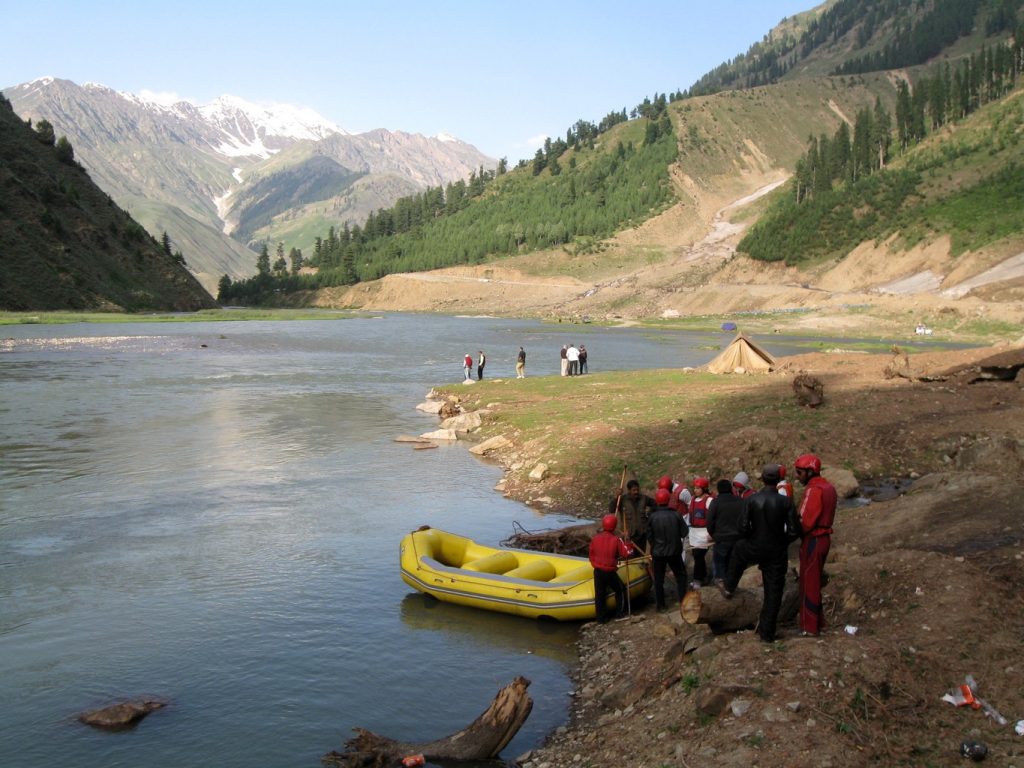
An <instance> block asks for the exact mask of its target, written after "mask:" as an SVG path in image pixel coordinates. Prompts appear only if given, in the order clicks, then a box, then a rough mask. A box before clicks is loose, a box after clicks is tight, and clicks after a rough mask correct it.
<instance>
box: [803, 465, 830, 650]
mask: <svg viewBox="0 0 1024 768" xmlns="http://www.w3.org/2000/svg"><path fill="white" fill-rule="evenodd" d="M793 467H794V469H795V470H796V477H797V480H799V481H800V482H801V483H802V484H803V485H805V486H806V490H805V491H804V498H803V501H802V502H801V503H800V528H801V530H802V534H801V535H802V536H803V541H802V542H801V543H800V629H801V630H802V632H803V634H805V635H818V634H821V630H822V628H823V627H824V626H825V615H824V613H823V611H822V609H821V574H822V572H823V571H824V569H825V559H826V558H827V557H828V550H829V547H831V545H832V522H833V521H834V520H835V517H836V502H837V500H838V497H837V495H836V489H835V488H834V487H833V486H832V483H830V482H829V481H828V480H826V479H825V478H823V477H822V476H821V459H819V458H818V457H817V456H815V455H814V454H813V453H805V454H804V455H803V456H800V457H799V458H798V459H797V460H796V462H795V463H794V464H793Z"/></svg>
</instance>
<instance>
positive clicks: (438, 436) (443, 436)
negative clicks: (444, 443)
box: [420, 429, 459, 440]
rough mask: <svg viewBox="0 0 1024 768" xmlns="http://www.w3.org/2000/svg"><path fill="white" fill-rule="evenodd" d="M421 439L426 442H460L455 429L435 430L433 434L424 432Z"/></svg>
mask: <svg viewBox="0 0 1024 768" xmlns="http://www.w3.org/2000/svg"><path fill="white" fill-rule="evenodd" d="M420 437H422V438H424V439H425V440H458V439H459V436H458V435H457V434H455V430H454V429H435V430H434V431H433V432H424V433H423V434H422V435H420Z"/></svg>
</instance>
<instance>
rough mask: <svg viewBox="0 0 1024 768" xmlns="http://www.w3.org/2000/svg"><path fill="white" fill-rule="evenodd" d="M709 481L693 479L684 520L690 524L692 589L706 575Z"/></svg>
mask: <svg viewBox="0 0 1024 768" xmlns="http://www.w3.org/2000/svg"><path fill="white" fill-rule="evenodd" d="M709 487H710V483H709V482H708V479H707V478H706V477H696V478H694V480H693V498H692V499H690V508H689V510H688V511H687V519H686V522H687V523H688V524H689V526H690V536H689V538H690V554H691V555H693V584H691V586H692V587H693V589H700V588H701V587H702V586H703V585H704V582H705V581H706V580H707V577H708V564H707V556H708V547H709V546H710V545H711V536H710V535H709V534H708V502H710V501H711V496H710V494H709V493H708V488H709Z"/></svg>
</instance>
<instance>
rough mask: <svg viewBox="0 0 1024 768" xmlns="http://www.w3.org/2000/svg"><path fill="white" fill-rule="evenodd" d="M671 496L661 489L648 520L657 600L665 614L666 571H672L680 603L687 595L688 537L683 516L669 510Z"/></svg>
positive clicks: (648, 536) (655, 495)
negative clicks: (685, 543) (685, 542)
mask: <svg viewBox="0 0 1024 768" xmlns="http://www.w3.org/2000/svg"><path fill="white" fill-rule="evenodd" d="M670 496H671V494H670V493H669V490H668V489H667V488H659V489H658V492H657V493H655V494H654V503H655V504H656V507H655V509H654V511H653V512H651V514H650V517H648V518H647V540H648V542H650V545H651V564H652V566H653V570H654V599H655V602H656V603H657V607H658V610H659V611H664V610H665V568H666V567H668V568H671V569H672V575H673V576H675V577H676V595H677V596H678V598H679V599H680V600H682V599H683V595H685V594H686V565H685V564H684V563H683V538H684V537H685V536H686V534H687V529H686V523H685V522H684V521H683V518H682V516H681V515H680V514H679V513H678V512H676V511H675V510H674V509H672V508H671V507H669V505H668V501H669V498H670Z"/></svg>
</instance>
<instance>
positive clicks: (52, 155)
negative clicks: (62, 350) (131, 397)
mask: <svg viewBox="0 0 1024 768" xmlns="http://www.w3.org/2000/svg"><path fill="white" fill-rule="evenodd" d="M0 250H2V253H3V261H2V264H3V269H2V270H0V308H3V309H6V310H29V311H40V310H57V309H92V310H104V311H118V310H119V311H158V310H164V311H166V310H174V311H194V310H198V309H207V308H212V307H214V306H216V303H215V302H214V300H213V298H212V297H211V296H210V295H209V293H208V292H206V291H205V290H204V289H203V288H202V286H200V284H199V283H198V282H197V281H196V279H195V278H194V277H193V276H192V274H190V273H189V271H188V270H187V269H186V267H185V265H184V263H183V262H182V259H181V257H180V256H178V255H176V254H174V253H173V252H172V250H171V248H170V244H169V243H165V244H163V245H162V244H161V243H158V242H157V241H156V240H155V239H154V238H153V237H152V236H150V235H149V234H148V233H147V232H146V231H145V230H144V229H143V228H142V227H141V226H139V224H138V223H137V222H136V221H134V220H132V219H131V218H130V217H129V216H128V215H127V214H126V213H125V211H123V210H122V209H121V208H119V207H118V206H117V205H115V204H114V202H113V200H111V198H110V197H109V196H108V195H107V194H106V193H104V192H103V191H102V190H101V189H99V187H98V186H97V185H96V184H95V183H94V182H93V180H92V179H91V178H90V177H89V175H88V173H87V172H86V171H85V170H84V169H83V168H82V167H81V166H80V165H79V164H78V163H77V162H76V161H75V159H74V149H73V147H72V145H71V144H70V143H69V142H67V140H66V139H64V138H62V139H61V140H58V141H55V140H54V135H53V130H52V127H51V126H50V125H49V124H48V123H46V122H39V123H37V124H36V126H35V130H33V128H32V127H30V126H29V125H28V124H27V123H25V122H23V121H22V120H21V119H20V118H19V117H18V116H17V115H16V114H15V113H14V111H13V110H12V109H11V105H10V103H9V102H8V101H7V100H6V99H5V98H2V97H0Z"/></svg>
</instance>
